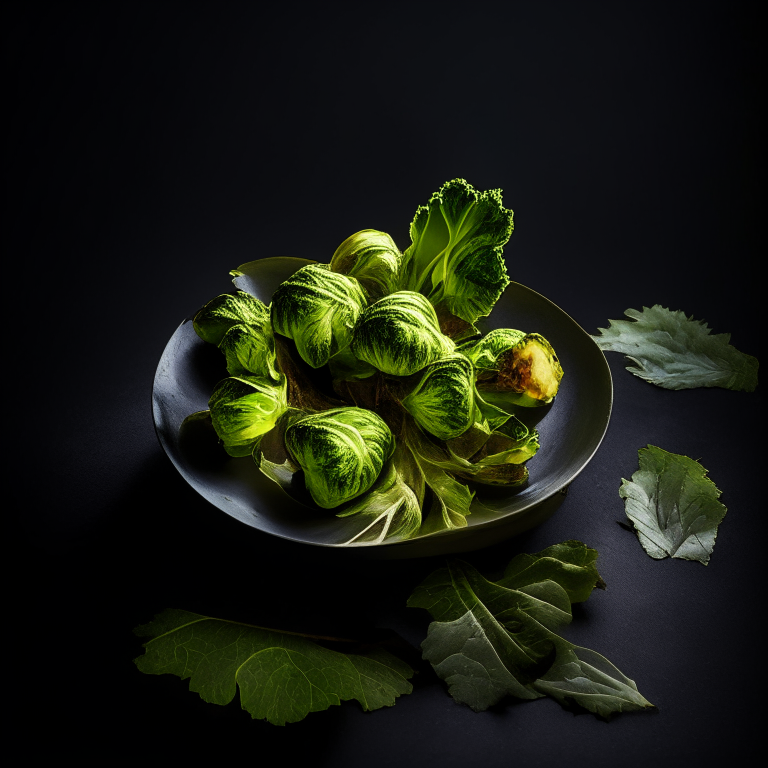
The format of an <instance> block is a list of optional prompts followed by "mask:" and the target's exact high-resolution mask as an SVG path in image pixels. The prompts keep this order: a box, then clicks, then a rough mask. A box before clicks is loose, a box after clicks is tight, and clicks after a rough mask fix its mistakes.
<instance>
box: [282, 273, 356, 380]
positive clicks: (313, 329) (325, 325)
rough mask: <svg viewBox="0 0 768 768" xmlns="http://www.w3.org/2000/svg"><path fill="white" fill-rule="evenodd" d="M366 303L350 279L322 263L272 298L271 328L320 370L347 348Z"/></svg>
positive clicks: (295, 276) (295, 277)
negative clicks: (293, 344) (292, 343)
mask: <svg viewBox="0 0 768 768" xmlns="http://www.w3.org/2000/svg"><path fill="white" fill-rule="evenodd" d="M366 304H367V300H366V298H365V294H364V293H363V290H362V288H361V287H360V284H359V283H358V282H357V280H355V279H354V278H353V277H347V276H346V275H340V274H338V273H337V272H331V271H330V270H329V269H328V266H327V265H325V264H309V265H308V266H306V267H302V268H301V269H300V270H298V272H295V273H294V274H293V275H292V276H291V277H290V278H288V280H286V281H285V282H284V283H282V284H281V285H280V286H279V287H278V289H277V290H276V291H275V293H274V295H273V296H272V327H273V328H274V329H275V331H276V332H277V333H281V334H282V335H283V336H287V337H288V338H290V339H293V340H294V341H295V342H296V348H297V349H298V351H299V354H300V355H301V357H302V358H303V359H304V360H305V362H307V363H309V365H311V366H312V367H313V368H320V367H321V366H323V365H325V364H326V363H327V362H328V360H329V359H330V358H331V357H333V355H335V354H337V353H338V352H340V351H341V350H342V349H344V348H345V347H347V346H349V343H350V341H351V340H352V330H353V328H354V326H355V322H356V321H357V318H358V316H359V315H360V313H361V312H362V311H363V308H364V307H365V305H366Z"/></svg>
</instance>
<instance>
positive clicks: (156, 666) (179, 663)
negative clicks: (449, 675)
mask: <svg viewBox="0 0 768 768" xmlns="http://www.w3.org/2000/svg"><path fill="white" fill-rule="evenodd" d="M134 631H135V633H136V634H137V635H139V636H140V637H150V638H151V639H150V640H149V641H148V642H146V643H145V644H144V647H145V649H146V650H145V653H144V655H143V656H139V657H138V658H137V659H135V663H136V666H138V668H139V669H140V670H141V671H142V672H145V673H147V674H152V675H162V674H173V675H178V676H179V677H180V678H181V679H182V680H186V679H187V678H189V689H190V690H191V691H194V692H195V693H199V694H200V697H201V698H202V699H203V700H205V701H207V702H210V703H212V704H228V703H229V702H230V701H232V699H233V698H234V696H235V693H236V690H237V688H239V689H240V704H241V706H242V708H243V709H245V710H247V711H248V712H249V713H250V714H251V716H252V717H253V718H254V719H264V720H268V721H269V722H270V723H274V724H275V725H285V723H294V722H297V721H298V720H302V719H303V718H304V717H306V716H307V714H308V713H310V712H319V711H321V710H324V709H328V707H330V706H332V705H334V704H339V703H341V701H347V700H350V699H356V700H357V701H358V702H360V704H361V706H362V707H363V709H364V710H366V711H369V710H373V709H379V708H380V707H390V706H392V705H393V704H394V703H395V699H396V698H397V697H398V696H400V695H402V694H406V693H410V692H411V690H412V686H411V684H410V683H409V682H408V678H410V677H411V676H412V675H413V670H412V669H411V667H410V666H409V665H408V664H406V663H405V662H403V661H401V660H400V659H398V658H397V657H396V656H393V655H392V654H390V653H389V652H387V651H385V650H383V649H380V648H373V649H371V650H367V651H366V652H363V653H342V652H339V651H335V650H331V649H329V648H325V647H323V646H321V645H318V644H317V643H316V642H314V640H313V639H311V638H310V637H307V636H303V635H299V634H293V633H287V632H278V631H275V630H271V629H264V628H261V627H254V626H250V625H247V624H239V623H236V622H231V621H224V620H222V619H214V618H211V617H209V616H200V615H198V614H195V613H190V612H188V611H181V610H175V609H167V610H165V611H164V612H163V613H161V614H159V615H158V616H156V617H155V619H154V620H153V621H152V622H150V623H149V624H145V625H143V626H140V627H137V628H136V629H135V630H134ZM316 639H320V638H316ZM324 639H326V640H328V639H329V638H324Z"/></svg>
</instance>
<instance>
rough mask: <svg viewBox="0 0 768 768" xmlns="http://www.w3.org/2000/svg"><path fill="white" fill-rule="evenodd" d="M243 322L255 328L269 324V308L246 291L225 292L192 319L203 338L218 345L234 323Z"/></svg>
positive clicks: (198, 333) (197, 331) (196, 330)
mask: <svg viewBox="0 0 768 768" xmlns="http://www.w3.org/2000/svg"><path fill="white" fill-rule="evenodd" d="M241 323H242V324H244V325H246V326H251V327H254V328H261V327H263V326H265V325H269V310H268V309H267V308H266V307H265V306H264V304H262V303H261V302H260V301H259V300H258V299H257V298H256V297H255V296H251V294H250V293H245V291H237V293H225V294H222V295H221V296H217V297H216V298H215V299H211V300H210V301H209V302H208V303H207V304H206V305H205V306H204V307H203V308H202V309H201V310H199V311H198V313H197V314H196V315H195V317H194V319H193V321H192V324H193V326H194V328H195V332H196V333H197V335H198V336H199V337H200V338H201V339H203V340H204V341H208V342H210V343H211V344H217V345H218V344H220V343H221V340H222V339H223V338H224V334H225V333H226V332H227V331H228V330H229V329H230V328H231V327H232V326H233V325H238V324H241Z"/></svg>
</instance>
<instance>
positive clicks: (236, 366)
mask: <svg viewBox="0 0 768 768" xmlns="http://www.w3.org/2000/svg"><path fill="white" fill-rule="evenodd" d="M219 349H220V350H221V351H222V352H223V353H224V356H225V357H226V359H227V371H229V375H230V376H248V375H254V376H263V377H265V378H268V379H271V380H272V381H273V382H275V383H277V382H278V381H280V374H279V373H278V372H277V369H276V368H275V362H276V356H275V337H274V336H273V334H272V326H271V325H270V324H269V323H268V322H267V323H264V325H263V326H258V327H253V326H251V327H249V326H246V325H242V324H239V325H233V326H232V327H231V328H230V329H229V330H228V331H227V332H226V333H225V334H224V338H222V340H221V342H219Z"/></svg>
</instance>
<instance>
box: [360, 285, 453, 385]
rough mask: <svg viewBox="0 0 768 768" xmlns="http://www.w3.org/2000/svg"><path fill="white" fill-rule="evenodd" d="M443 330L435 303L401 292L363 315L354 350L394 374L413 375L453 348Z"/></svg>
mask: <svg viewBox="0 0 768 768" xmlns="http://www.w3.org/2000/svg"><path fill="white" fill-rule="evenodd" d="M453 348H454V344H453V342H452V341H451V340H450V339H448V338H447V337H445V336H444V335H443V334H442V333H441V332H440V326H439V325H438V322H437V316H436V315H435V310H434V308H433V307H432V305H431V304H430V303H429V302H428V301H427V300H426V299H425V298H424V297H423V296H422V295H421V294H419V293H413V292H412V291H398V292H397V293H393V294H391V295H389V296H385V297H384V298H383V299H380V300H379V301H377V302H376V303H375V304H371V305H370V306H369V307H368V308H367V309H366V310H365V311H364V312H363V313H362V314H361V315H360V318H359V320H358V323H357V327H356V328H355V333H354V337H353V339H352V352H353V353H354V355H355V356H356V357H357V358H358V359H360V360H364V361H366V362H368V363H370V364H371V365H373V366H375V367H376V368H378V369H379V370H380V371H383V372H384V373H388V374H391V375H393V376H409V375H411V374H413V373H416V372H417V371H420V370H421V369H422V368H424V367H425V366H427V365H429V364H430V363H432V362H434V361H435V360H438V359H439V358H441V357H443V355H447V354H449V353H451V352H452V351H453Z"/></svg>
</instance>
